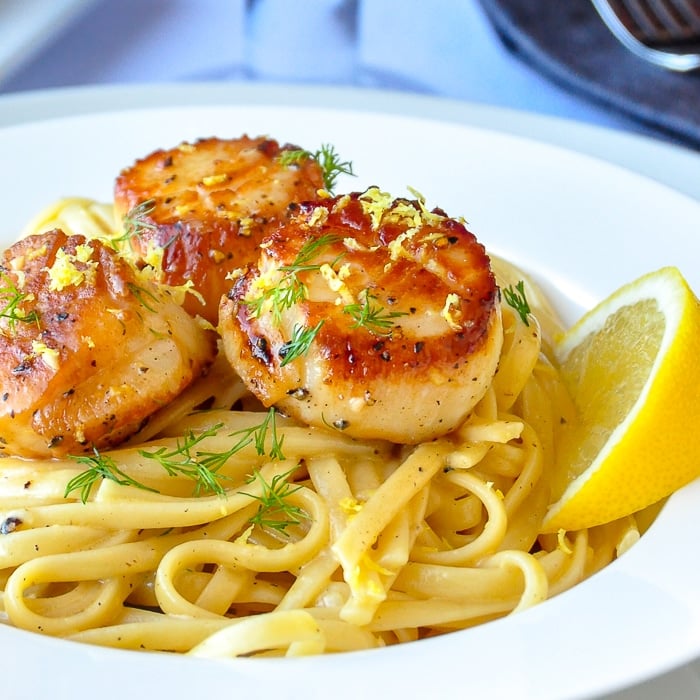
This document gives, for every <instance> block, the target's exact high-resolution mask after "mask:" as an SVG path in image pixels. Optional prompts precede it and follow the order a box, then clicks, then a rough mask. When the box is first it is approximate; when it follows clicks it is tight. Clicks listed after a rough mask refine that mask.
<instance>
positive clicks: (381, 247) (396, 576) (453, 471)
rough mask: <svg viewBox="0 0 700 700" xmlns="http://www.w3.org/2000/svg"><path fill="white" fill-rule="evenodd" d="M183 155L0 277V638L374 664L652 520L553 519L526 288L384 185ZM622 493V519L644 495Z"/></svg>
mask: <svg viewBox="0 0 700 700" xmlns="http://www.w3.org/2000/svg"><path fill="white" fill-rule="evenodd" d="M351 175H352V164H351V162H349V161H343V160H342V159H341V158H340V157H339V156H338V154H337V153H336V152H335V150H334V149H333V148H332V147H330V146H323V147H322V148H320V149H319V150H318V151H308V150H305V149H303V148H300V147H297V146H291V145H280V144H279V143H278V142H277V141H275V140H273V139H271V138H268V137H257V138H251V137H248V136H242V137H240V138H236V139H219V138H207V139H202V140H199V141H196V142H193V143H189V142H188V143H181V144H179V145H177V146H174V147H172V148H168V149H164V150H157V151H154V152H152V153H150V154H145V155H143V156H142V157H139V159H138V160H136V161H135V162H133V163H132V164H131V165H126V164H125V167H124V168H123V170H122V171H121V172H119V173H115V185H114V200H113V201H111V202H108V203H104V202H98V201H94V200H92V199H87V198H80V197H72V198H66V199H63V200H61V201H58V202H55V203H49V206H48V207H47V208H46V209H45V210H44V211H42V212H40V213H38V214H37V217H36V218H35V220H33V221H32V222H30V223H29V224H28V227H27V230H26V231H24V232H23V233H22V235H21V237H19V238H18V240H17V241H16V242H15V243H14V244H13V245H12V246H10V247H9V248H8V249H7V250H6V251H5V252H4V253H3V257H2V263H1V268H0V278H1V280H0V297H1V298H0V306H1V307H2V312H1V313H0V343H1V352H0V383H1V384H2V401H1V402H0V452H1V453H2V455H3V456H2V459H1V460H0V589H1V591H2V592H1V593H0V619H1V620H2V622H3V623H4V624H7V625H11V626H15V627H18V628H22V629H25V630H29V631H33V632H39V633H42V634H47V635H52V636H56V637H61V638H65V639H69V640H73V641H78V642H84V643H89V644H95V645H101V646H110V647H117V648H123V649H132V650H141V651H144V650H145V651H153V652H168V653H180V654H185V655H192V656H206V657H235V656H280V655H288V656H299V655H306V654H322V653H335V652H346V651H353V650H359V649H370V648H379V647H384V646H388V645H394V644H399V643H406V642H415V641H417V640H420V639H424V638H427V637H431V636H435V635H440V634H444V633H449V632H452V631H455V630H459V629H464V628H467V627H472V626H475V625H480V624H485V623H488V622H489V621H492V620H495V619H497V618H500V617H503V616H505V615H510V614H516V613H519V612H521V611H523V610H525V609H527V608H529V607H531V606H533V605H536V604H539V603H542V602H543V601H545V600H547V599H548V598H551V597H553V596H555V595H557V594H559V593H561V592H563V591H565V590H567V589H569V588H571V587H572V586H574V585H576V584H578V583H580V582H581V581H583V580H584V579H586V578H588V577H590V576H591V575H593V574H594V573H596V572H597V571H599V570H600V569H601V568H603V567H605V566H606V565H607V564H609V563H610V562H611V561H613V560H614V559H615V558H616V557H618V556H620V555H621V554H622V553H623V552H624V551H626V550H627V549H628V548H629V547H630V546H632V545H633V544H634V543H635V542H636V541H637V540H638V538H639V536H640V534H641V533H642V532H643V531H644V528H645V527H646V525H647V523H648V521H649V519H650V518H651V517H653V515H652V513H653V511H650V510H647V509H644V508H639V509H636V510H635V512H630V513H625V514H624V515H623V516H621V517H615V518H613V519H606V520H605V521H601V522H591V523H590V525H587V526H585V527H579V526H576V527H571V528H569V527H562V526H560V525H559V524H557V522H556V521H554V520H551V519H550V520H549V521H548V513H549V512H550V508H551V506H552V504H553V503H555V502H556V501H557V500H558V499H560V498H561V496H562V494H563V493H564V492H565V490H566V487H567V483H565V482H566V477H565V476H564V477H562V473H564V474H566V469H565V468H564V469H563V468H562V465H561V464H560V461H561V460H560V457H559V456H558V455H559V450H558V448H559V445H560V441H561V437H562V431H564V430H566V429H567V428H568V427H570V426H575V425H576V424H577V421H578V420H579V417H578V411H577V408H576V406H575V405H574V402H573V400H572V398H571V395H570V391H569V385H568V384H567V382H566V378H565V377H564V376H563V374H562V371H561V368H560V366H559V362H558V361H557V358H556V356H555V353H554V349H553V348H554V346H555V344H556V342H557V337H558V335H559V334H560V333H561V332H562V330H563V329H562V328H561V324H560V322H559V320H558V318H557V315H556V314H555V312H554V311H553V310H552V305H551V304H550V302H549V301H548V300H547V298H546V297H545V295H544V294H543V293H542V291H541V290H540V289H539V288H538V287H537V285H536V284H534V283H533V281H532V280H531V279H529V278H528V276H527V275H526V274H525V273H523V272H522V271H521V270H520V269H518V267H517V261H506V260H503V259H500V258H498V257H496V256H494V255H489V254H488V253H487V250H486V248H485V247H484V245H483V244H482V243H481V242H479V241H478V240H477V238H476V237H475V235H474V234H473V233H472V232H471V231H470V230H469V228H468V225H467V224H466V222H465V221H464V220H463V219H461V218H459V217H453V216H451V215H450V214H449V213H447V212H445V211H443V210H442V209H440V208H439V207H435V206H433V205H430V204H428V203H427V201H428V198H427V197H425V196H424V195H423V194H421V193H419V192H417V191H413V190H410V191H409V192H408V194H407V196H405V197H396V196H394V195H392V194H389V193H387V192H385V191H384V190H383V189H382V188H381V187H379V186H373V187H369V188H367V189H364V190H362V191H353V190H352V189H344V190H342V189H341V188H340V187H339V186H338V183H339V182H342V183H343V184H346V183H351V182H352V180H351V178H350V177H349V176H351ZM647 505H651V504H644V506H647Z"/></svg>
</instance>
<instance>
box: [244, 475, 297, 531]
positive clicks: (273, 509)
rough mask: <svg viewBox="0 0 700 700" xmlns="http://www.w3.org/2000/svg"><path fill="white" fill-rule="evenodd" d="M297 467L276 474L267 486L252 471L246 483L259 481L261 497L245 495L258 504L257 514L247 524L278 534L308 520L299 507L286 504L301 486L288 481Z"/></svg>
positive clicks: (260, 476)
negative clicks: (271, 530)
mask: <svg viewBox="0 0 700 700" xmlns="http://www.w3.org/2000/svg"><path fill="white" fill-rule="evenodd" d="M298 466H299V465H295V466H294V467H292V468H291V469H290V470H289V471H287V472H285V473H284V474H277V475H275V476H273V477H272V481H270V483H269V484H268V483H267V482H266V481H265V478H264V477H263V475H262V474H261V473H260V471H259V470H258V469H254V470H253V475H252V476H251V477H250V479H248V481H247V483H249V484H252V483H253V482H255V481H259V482H260V484H261V486H262V490H263V492H262V495H260V496H255V495H254V494H252V493H245V492H244V491H242V492H241V493H243V494H244V495H246V496H250V497H251V498H254V499H255V500H256V501H259V502H260V506H259V507H258V510H257V512H256V513H255V515H253V517H252V518H250V520H249V521H248V522H250V523H251V524H253V525H259V526H260V527H268V528H272V529H273V530H277V531H279V532H285V530H286V529H287V528H288V527H289V526H290V525H300V524H301V520H302V519H305V520H308V518H309V516H308V515H307V514H306V513H305V512H304V511H303V510H302V509H301V508H300V507H299V506H295V505H292V504H291V503H288V502H287V500H286V499H287V498H288V497H289V496H291V495H292V494H293V493H295V492H296V491H298V490H299V489H300V488H301V486H300V485H298V484H295V485H292V484H290V483H289V481H288V479H289V477H290V476H291V475H292V473H293V472H294V471H295V470H296V468H297V467H298Z"/></svg>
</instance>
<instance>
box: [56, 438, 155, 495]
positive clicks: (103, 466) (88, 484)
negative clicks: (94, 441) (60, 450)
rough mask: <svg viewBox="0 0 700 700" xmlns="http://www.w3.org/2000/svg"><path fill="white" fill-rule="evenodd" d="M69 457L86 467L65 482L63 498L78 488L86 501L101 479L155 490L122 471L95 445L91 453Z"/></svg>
mask: <svg viewBox="0 0 700 700" xmlns="http://www.w3.org/2000/svg"><path fill="white" fill-rule="evenodd" d="M71 459H74V460H75V461H76V462H77V463H78V464H85V465H87V467H88V468H87V469H86V470H85V471H84V472H81V473H80V474H78V475H77V476H74V477H73V478H72V479H71V480H70V481H69V482H68V483H67V484H66V490H65V491H64V493H63V497H64V498H68V496H69V495H70V494H71V493H73V491H78V490H80V500H81V501H82V502H83V503H86V502H87V500H88V498H89V497H90V492H91V491H92V487H93V486H94V485H95V483H96V482H97V481H101V480H102V479H110V480H111V481H114V482H116V483H117V484H120V485H121V486H135V487H136V488H139V489H144V490H145V491H154V492H155V491H156V489H152V488H150V487H148V486H146V485H145V484H142V483H141V482H139V481H136V479H133V478H132V477H130V476H129V475H128V474H126V473H125V472H123V471H122V470H121V469H120V468H119V467H118V466H117V465H116V464H115V462H114V460H113V459H112V458H111V457H110V456H109V455H103V454H100V453H99V452H98V450H97V448H96V447H93V454H92V455H79V456H75V455H71Z"/></svg>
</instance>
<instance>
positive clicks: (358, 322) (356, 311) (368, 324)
mask: <svg viewBox="0 0 700 700" xmlns="http://www.w3.org/2000/svg"><path fill="white" fill-rule="evenodd" d="M363 296H364V299H363V301H362V302H361V303H358V304H348V305H347V306H344V307H343V313H346V314H348V315H349V316H351V317H352V318H353V319H354V320H355V323H354V324H353V325H352V328H366V329H367V330H368V331H369V332H370V333H373V334H374V335H380V336H387V335H390V334H391V330H392V328H393V326H394V319H396V318H399V317H400V316H406V315H407V313H406V312H405V311H386V310H385V309H384V307H383V306H380V305H379V304H375V303H373V302H375V301H376V300H377V297H376V296H375V295H374V294H371V293H370V291H369V289H365V290H364V295H363Z"/></svg>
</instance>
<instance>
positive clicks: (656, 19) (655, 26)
mask: <svg viewBox="0 0 700 700" xmlns="http://www.w3.org/2000/svg"><path fill="white" fill-rule="evenodd" d="M592 2H593V5H594V6H595V8H596V10H597V11H598V14H599V15H600V16H601V17H602V19H603V21H604V22H605V24H607V26H608V28H609V29H610V31H611V32H612V33H613V34H614V35H615V36H616V37H617V39H619V41H620V42H621V43H622V44H624V46H626V47H627V48H628V49H629V50H630V51H632V52H633V53H635V54H636V55H638V56H639V57H641V58H643V59H645V60H647V61H650V62H651V63H654V64H656V65H658V66H662V67H663V68H668V69H670V70H674V71H681V72H686V71H692V70H696V69H698V68H700V0H592Z"/></svg>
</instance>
